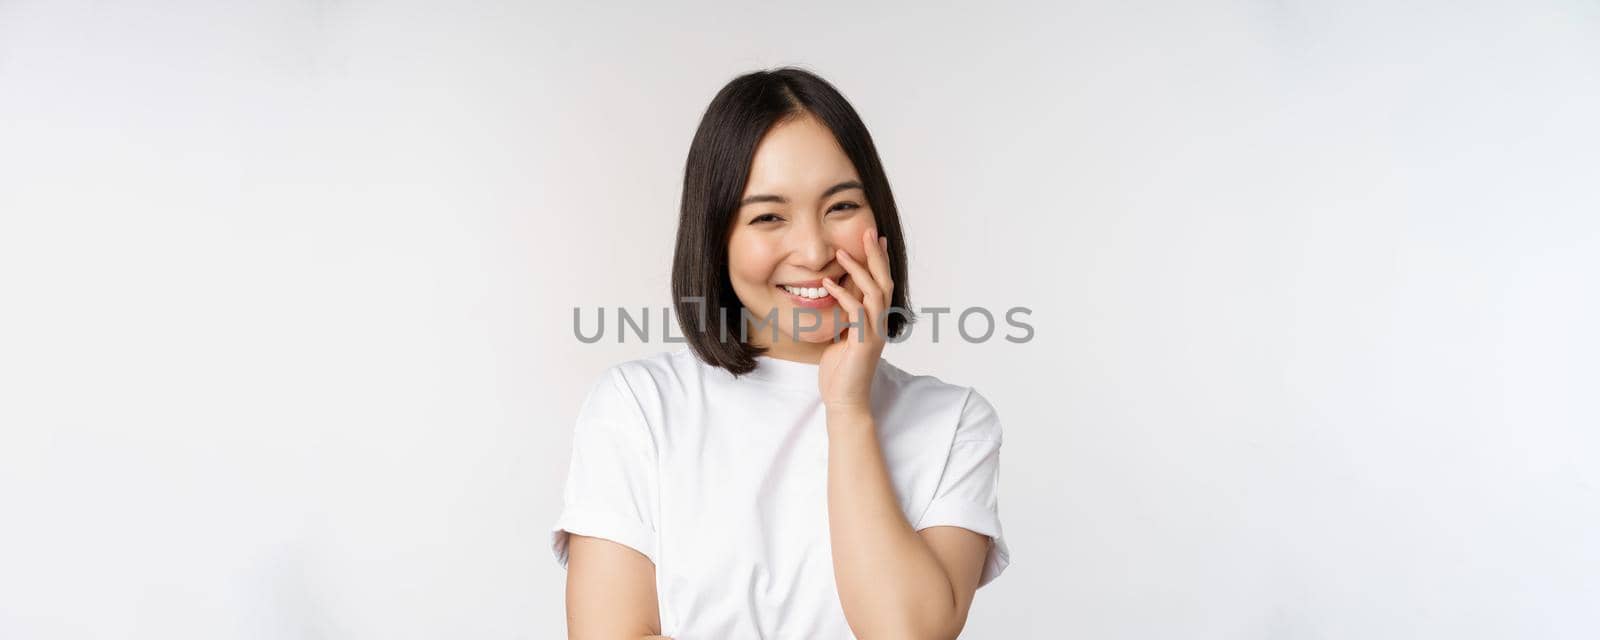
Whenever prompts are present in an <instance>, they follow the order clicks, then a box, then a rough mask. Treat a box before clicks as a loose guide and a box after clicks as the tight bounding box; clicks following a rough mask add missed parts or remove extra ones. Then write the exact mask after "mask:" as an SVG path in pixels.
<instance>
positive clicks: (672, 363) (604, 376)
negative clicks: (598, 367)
mask: <svg viewBox="0 0 1600 640" xmlns="http://www.w3.org/2000/svg"><path fill="white" fill-rule="evenodd" d="M718 371H721V370H720V369H716V370H713V368H712V367H709V366H708V365H705V364H704V363H702V362H701V361H700V359H699V358H697V357H695V355H694V352H692V351H690V350H689V348H688V347H684V348H681V349H677V350H674V351H663V352H660V353H654V354H650V355H647V356H643V357H639V358H635V359H632V360H626V361H623V362H619V363H616V364H613V365H611V366H609V367H607V368H606V369H605V370H604V371H602V372H600V375H599V376H598V378H597V379H596V380H595V381H594V382H593V384H592V387H591V389H598V388H605V387H609V388H610V389H609V390H608V392H610V393H614V394H616V395H618V396H621V397H626V398H628V399H629V400H630V401H632V402H635V403H638V404H639V405H640V406H641V407H643V408H644V409H645V410H646V412H647V413H648V412H649V410H650V409H651V408H652V407H659V406H660V405H661V404H662V403H663V401H666V402H671V400H672V399H674V398H688V397H695V396H696V395H698V394H697V393H696V390H697V389H699V388H700V387H701V386H702V385H704V384H705V380H706V378H707V377H708V376H714V375H716V374H717V372H718ZM591 392H592V391H591Z"/></svg>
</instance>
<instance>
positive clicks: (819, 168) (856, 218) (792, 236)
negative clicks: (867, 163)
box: [728, 115, 876, 354]
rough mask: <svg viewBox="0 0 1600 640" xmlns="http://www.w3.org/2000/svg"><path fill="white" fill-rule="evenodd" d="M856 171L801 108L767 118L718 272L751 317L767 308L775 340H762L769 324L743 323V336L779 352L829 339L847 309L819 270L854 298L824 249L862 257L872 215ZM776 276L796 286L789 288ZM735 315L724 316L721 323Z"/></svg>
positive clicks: (762, 315) (763, 315)
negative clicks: (785, 117) (772, 122)
mask: <svg viewBox="0 0 1600 640" xmlns="http://www.w3.org/2000/svg"><path fill="white" fill-rule="evenodd" d="M860 180H861V179H860V176H858V175H857V174H856V169H855V166H854V165H853V164H851V162H850V158H849V157H848V156H846V155H845V153H844V149H843V148H841V147H840V146H839V142H838V141H837V140H835V139H834V137H833V132H832V131H830V130H828V127H827V126H826V125H824V124H822V123H821V122H820V121H818V120H816V119H815V118H814V117H812V116H810V115H806V116H802V117H800V118H797V119H794V120H790V121H787V122H784V123H782V124H779V125H776V126H774V127H773V128H772V129H771V130H769V131H768V132H767V134H766V135H765V136H764V137H762V139H761V142H760V143H759V144H758V145H757V146H756V152H755V158H754V159H753V160H752V161H751V164H750V179H749V181H747V182H746V183H745V190H744V195H743V196H742V197H741V198H740V202H741V206H740V207H739V210H738V211H737V213H736V214H735V215H734V217H733V223H732V224H733V229H732V230H731V231H730V233H729V236H728V276H729V279H730V280H732V282H733V290H734V293H735V294H737V295H738V296H739V301H740V302H743V303H744V306H745V308H746V309H748V310H749V313H750V315H751V316H752V317H753V318H754V319H756V321H759V322H766V321H767V318H769V317H771V314H772V313H773V312H774V311H776V314H777V315H776V326H777V329H778V332H777V333H778V336H777V337H778V340H779V342H780V343H783V344H777V345H774V344H772V343H771V340H772V335H773V331H772V327H771V326H765V325H762V326H756V325H754V323H749V324H750V329H749V331H750V334H749V341H750V343H751V344H756V345H762V346H768V347H769V349H770V350H769V353H773V354H780V353H785V352H788V351H790V349H791V348H793V347H804V346H805V344H804V343H809V344H817V343H827V342H830V341H831V340H832V339H833V337H834V336H835V335H837V334H838V333H839V332H840V331H842V330H843V329H844V328H845V324H844V323H845V322H846V321H847V320H848V319H849V318H848V317H847V316H846V315H845V313H844V309H843V308H842V307H840V306H839V305H838V303H837V301H835V300H834V299H833V297H832V296H829V295H828V293H827V290H826V289H823V288H822V284H821V280H822V278H823V277H824V276H826V277H828V278H831V279H833V281H834V282H842V284H843V285H844V287H845V289H847V290H849V291H850V293H851V294H852V295H854V296H855V297H856V299H857V300H860V299H861V290H860V288H858V287H857V286H856V283H855V281H854V278H849V277H847V275H848V274H847V273H846V272H845V269H844V265H843V264H842V263H840V262H838V261H837V260H836V259H835V258H836V256H835V254H834V252H835V251H836V250H838V249H843V250H844V251H845V252H847V253H849V254H850V256H851V257H852V258H855V259H856V260H857V261H858V262H860V263H861V264H866V249H865V248H864V247H863V246H862V239H861V236H862V234H863V233H864V232H865V231H866V230H867V229H871V228H875V226H876V221H875V219H874V218H873V213H872V209H870V208H869V207H868V206H867V197H866V195H867V194H866V192H865V191H863V190H862V187H861V184H860ZM786 285H788V286H791V287H798V289H799V295H797V294H796V293H795V292H794V290H791V289H788V288H786ZM806 289H810V291H806ZM819 293H820V294H821V295H820V297H813V296H816V295H817V294H819ZM796 309H800V310H801V311H800V312H799V317H798V320H799V324H798V325H797V324H796ZM812 310H814V312H813V311H812ZM836 314H837V315H838V318H837V319H836V318H835V315H836ZM735 320H736V319H734V318H731V317H730V318H729V326H730V328H733V327H734V326H735V325H734V321H735ZM802 327H803V328H804V329H803V330H802Z"/></svg>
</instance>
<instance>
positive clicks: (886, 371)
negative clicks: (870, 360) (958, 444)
mask: <svg viewBox="0 0 1600 640" xmlns="http://www.w3.org/2000/svg"><path fill="white" fill-rule="evenodd" d="M879 372H880V374H881V377H880V383H881V384H883V385H884V386H885V391H887V392H888V393H887V395H888V396H890V397H891V398H892V400H891V405H892V407H891V408H892V410H894V411H895V412H896V413H899V414H901V415H913V416H916V417H918V418H919V419H928V418H935V422H940V423H943V424H947V425H953V426H954V427H955V434H954V436H955V441H961V440H994V441H996V442H998V441H999V440H1000V439H1001V428H1000V418H999V414H998V412H997V411H996V410H995V408H994V405H993V404H991V403H990V402H989V399H988V398H986V397H984V395H983V394H982V393H979V392H978V389H977V388H976V387H973V386H968V385H961V384H954V383H950V382H946V381H944V380H942V379H940V378H939V377H938V376H933V375H927V374H921V375H919V374H914V373H911V372H908V371H906V370H904V369H901V368H900V367H897V366H895V365H894V364H892V363H890V362H889V361H888V360H884V361H881V362H880V363H879Z"/></svg>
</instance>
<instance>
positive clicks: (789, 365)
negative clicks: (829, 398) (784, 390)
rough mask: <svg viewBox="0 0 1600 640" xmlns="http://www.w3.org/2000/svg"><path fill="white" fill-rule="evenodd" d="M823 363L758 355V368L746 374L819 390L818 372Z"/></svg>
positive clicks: (791, 385)
mask: <svg viewBox="0 0 1600 640" xmlns="http://www.w3.org/2000/svg"><path fill="white" fill-rule="evenodd" d="M821 367H822V365H820V364H812V363H809V362H797V361H794V360H784V359H782V358H776V357H773V356H769V355H765V354H763V355H758V356H756V368H755V369H752V370H751V371H750V372H749V373H747V374H745V375H748V376H750V377H753V378H756V379H759V380H765V381H767V382H772V383H775V384H779V385H782V386H785V387H793V388H797V389H810V390H812V391H817V390H818V389H817V374H818V370H819V369H821Z"/></svg>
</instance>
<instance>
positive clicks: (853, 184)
mask: <svg viewBox="0 0 1600 640" xmlns="http://www.w3.org/2000/svg"><path fill="white" fill-rule="evenodd" d="M849 189H861V190H862V191H866V188H865V187H862V186H861V183H860V182H858V181H856V180H848V181H845V182H841V183H839V184H836V185H833V186H831V187H828V189H827V190H826V191H823V192H822V197H823V198H827V197H828V196H831V195H833V194H835V193H838V192H840V191H847V190H849ZM757 202H776V203H778V204H789V199H788V198H785V197H783V196H779V195H773V194H770V193H758V194H756V195H753V196H750V197H747V198H745V199H744V200H741V201H739V206H741V207H743V206H745V205H747V204H753V203H757Z"/></svg>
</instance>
